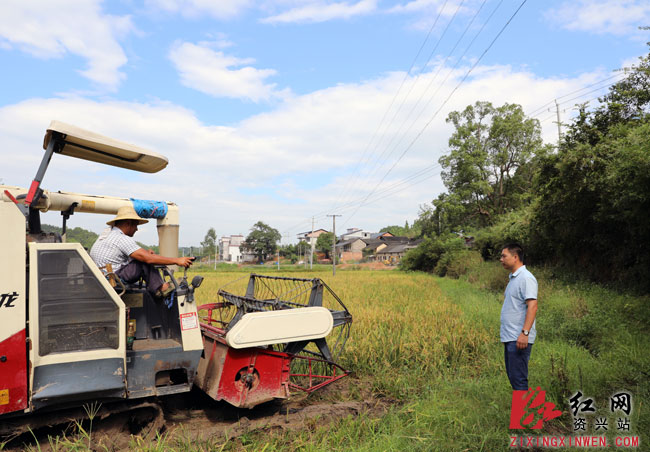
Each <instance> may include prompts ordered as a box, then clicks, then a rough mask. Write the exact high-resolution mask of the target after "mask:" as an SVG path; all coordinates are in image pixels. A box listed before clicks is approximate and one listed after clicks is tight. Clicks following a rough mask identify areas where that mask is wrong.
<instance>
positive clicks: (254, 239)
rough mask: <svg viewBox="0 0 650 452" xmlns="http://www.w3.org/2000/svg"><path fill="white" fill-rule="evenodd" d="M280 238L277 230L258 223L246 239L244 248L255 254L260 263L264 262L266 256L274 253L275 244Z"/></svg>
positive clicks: (260, 222)
mask: <svg viewBox="0 0 650 452" xmlns="http://www.w3.org/2000/svg"><path fill="white" fill-rule="evenodd" d="M281 237H282V235H280V233H279V232H278V230H277V229H274V228H272V227H271V226H269V225H268V224H266V223H264V222H262V221H258V222H257V223H255V224H254V225H253V227H252V228H251V232H250V234H248V236H247V237H246V240H245V242H244V247H245V248H247V249H249V250H251V251H252V252H253V253H255V255H256V256H257V257H258V259H259V260H260V261H265V260H266V258H267V257H268V256H270V255H272V254H273V253H275V251H276V249H277V242H278V241H279V240H280V238H281Z"/></svg>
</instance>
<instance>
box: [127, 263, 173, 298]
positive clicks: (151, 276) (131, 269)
mask: <svg viewBox="0 0 650 452" xmlns="http://www.w3.org/2000/svg"><path fill="white" fill-rule="evenodd" d="M115 274H116V275H117V276H119V277H120V279H121V280H122V281H125V282H127V283H129V284H131V283H135V282H138V281H139V280H140V278H142V279H144V280H145V282H146V283H147V291H148V292H151V293H152V294H155V293H156V291H158V289H160V286H162V285H163V279H162V277H161V276H160V272H159V271H158V270H157V269H156V268H154V266H153V265H150V264H146V263H144V262H140V261H138V260H135V259H133V260H132V261H131V262H129V263H128V264H126V265H124V266H123V267H120V269H119V270H118V271H116V272H115Z"/></svg>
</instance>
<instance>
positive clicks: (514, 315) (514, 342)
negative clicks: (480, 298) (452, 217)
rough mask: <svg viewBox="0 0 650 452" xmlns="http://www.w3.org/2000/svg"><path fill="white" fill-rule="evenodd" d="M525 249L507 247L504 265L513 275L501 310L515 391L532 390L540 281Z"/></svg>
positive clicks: (502, 263) (504, 339)
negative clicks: (526, 261) (530, 268)
mask: <svg viewBox="0 0 650 452" xmlns="http://www.w3.org/2000/svg"><path fill="white" fill-rule="evenodd" d="M523 255H524V251H523V249H522V248H521V245H519V244H516V243H513V244H509V245H506V246H505V247H504V248H503V250H502V251H501V265H503V268H505V269H506V270H508V271H510V275H508V277H509V278H510V282H508V286H507V287H506V292H505V297H504V300H503V307H502V308H501V342H503V346H504V356H505V362H506V373H507V374H508V379H509V380H510V385H511V386H512V389H513V390H519V391H527V390H528V360H529V358H530V352H531V350H532V348H533V342H535V336H536V335H537V331H536V329H535V315H536V314H537V280H536V279H535V277H534V276H533V274H532V273H531V272H529V271H528V270H527V269H526V266H525V265H524V263H523Z"/></svg>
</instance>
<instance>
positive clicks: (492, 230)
mask: <svg viewBox="0 0 650 452" xmlns="http://www.w3.org/2000/svg"><path fill="white" fill-rule="evenodd" d="M531 210H532V208H531V207H527V208H525V209H520V210H516V211H514V212H510V213H508V214H507V215H504V216H503V217H502V218H501V219H500V220H499V221H498V222H497V223H496V224H494V225H493V226H490V227H488V228H484V229H481V230H480V231H478V232H477V233H476V237H475V238H474V246H475V247H476V248H477V249H478V250H479V251H480V253H481V256H483V259H485V260H491V259H497V258H498V257H499V255H500V253H501V249H502V248H501V247H502V246H503V245H505V244H506V243H512V242H517V243H519V244H521V245H522V246H523V248H524V250H525V251H526V254H531V253H530V250H528V245H529V244H530V240H529V235H530V218H531Z"/></svg>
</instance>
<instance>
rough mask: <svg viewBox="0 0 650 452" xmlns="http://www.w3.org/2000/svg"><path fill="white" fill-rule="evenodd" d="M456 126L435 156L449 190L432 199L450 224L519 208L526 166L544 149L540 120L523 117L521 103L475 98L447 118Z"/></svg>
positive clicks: (489, 219) (477, 221) (488, 220)
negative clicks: (442, 152)
mask: <svg viewBox="0 0 650 452" xmlns="http://www.w3.org/2000/svg"><path fill="white" fill-rule="evenodd" d="M447 122H449V123H452V124H453V125H454V127H455V129H456V130H455V131H454V133H453V134H452V136H451V138H449V149H450V152H449V154H448V155H445V156H443V157H441V158H440V160H439V162H440V165H441V166H442V168H443V171H442V173H441V175H442V180H443V182H444V184H445V186H446V187H447V190H448V193H447V194H445V195H443V196H441V197H439V198H438V199H437V200H435V201H434V202H433V204H434V205H435V206H436V209H437V210H438V211H439V212H438V215H436V217H438V218H436V219H437V220H438V221H439V222H440V221H441V220H442V219H443V215H447V216H448V217H449V218H451V219H452V220H453V222H454V223H458V224H454V225H452V227H457V226H469V225H474V226H479V227H482V226H486V225H490V224H493V223H494V221H495V220H496V217H498V216H499V215H502V214H503V213H505V212H507V211H510V210H512V209H516V208H518V207H519V206H520V205H521V204H522V202H524V201H525V200H526V199H527V197H529V195H530V186H531V185H530V184H531V178H530V177H525V175H524V174H525V173H527V172H526V169H527V168H526V167H527V166H528V165H529V164H530V163H531V161H532V160H533V157H534V156H535V155H536V154H542V151H543V150H544V149H545V148H544V146H543V143H542V138H541V128H540V125H539V121H537V120H535V119H530V118H526V116H525V115H524V112H523V110H522V108H521V106H519V105H516V104H504V105H503V106H501V107H496V108H495V107H493V106H492V104H491V103H490V102H476V103H475V104H474V105H469V106H468V107H467V108H465V110H463V111H462V112H458V111H453V112H451V113H450V114H449V116H448V117H447Z"/></svg>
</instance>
